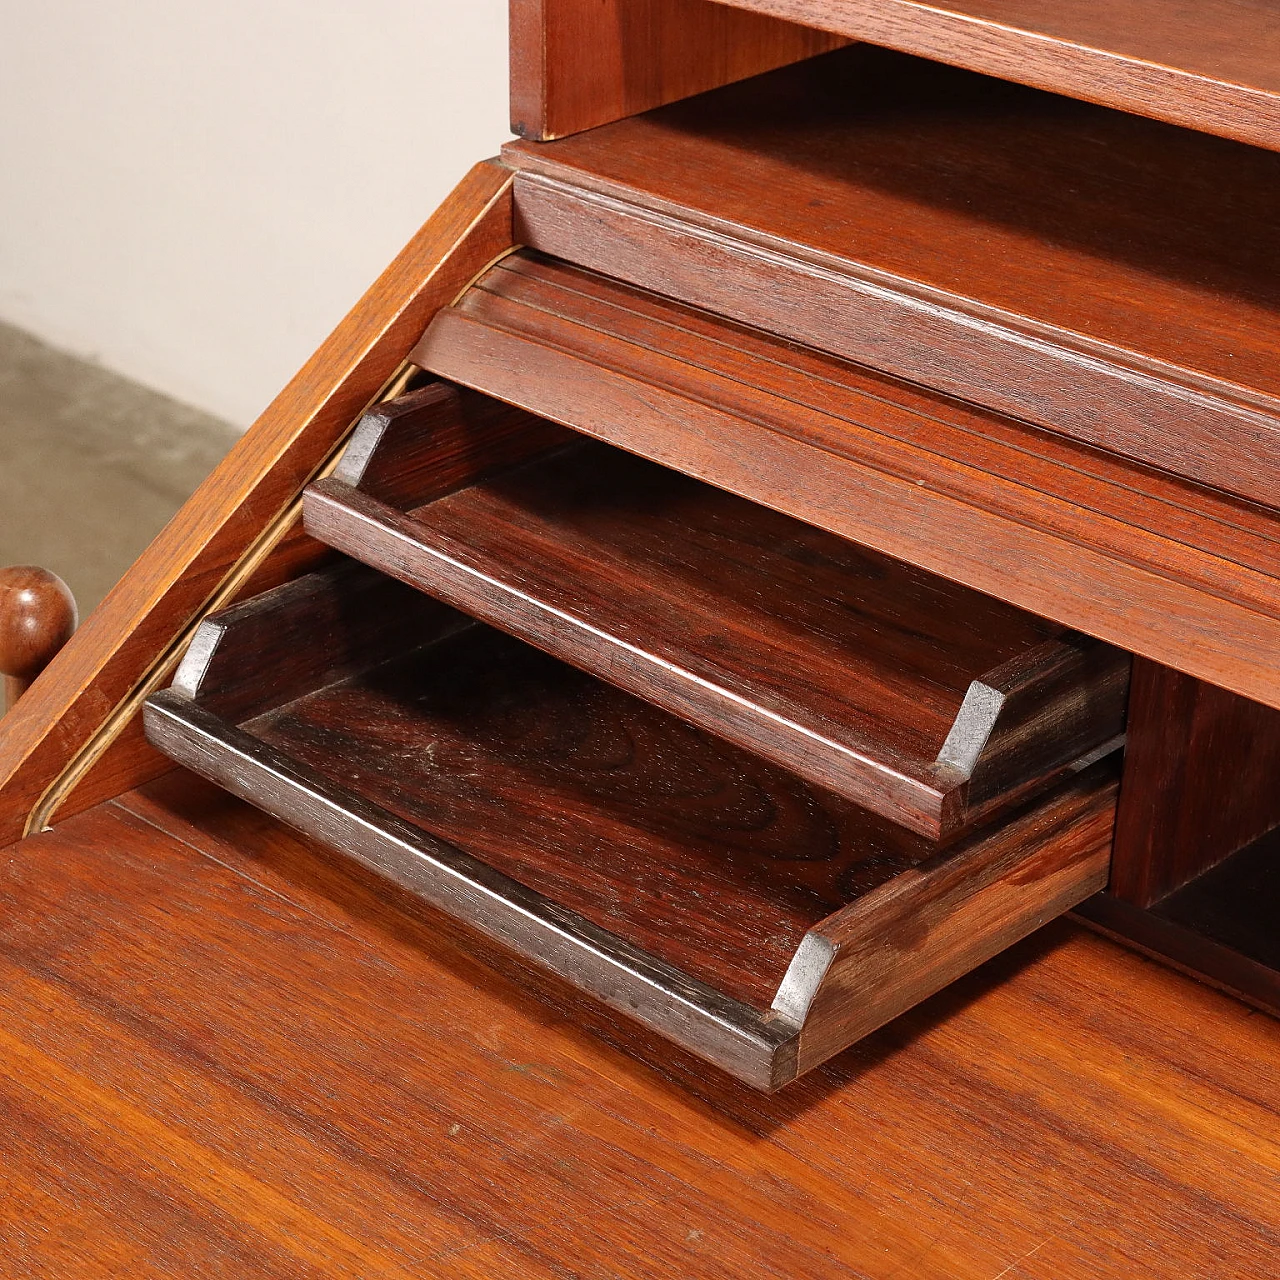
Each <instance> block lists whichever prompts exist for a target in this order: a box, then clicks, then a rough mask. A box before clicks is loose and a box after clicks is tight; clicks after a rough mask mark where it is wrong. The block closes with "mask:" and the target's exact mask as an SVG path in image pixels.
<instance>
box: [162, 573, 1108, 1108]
mask: <svg viewBox="0 0 1280 1280" xmlns="http://www.w3.org/2000/svg"><path fill="white" fill-rule="evenodd" d="M145 719H146V728H147V734H148V737H149V738H150V739H151V741H152V742H153V743H155V744H156V745H157V746H159V747H160V749H161V750H163V751H165V752H166V753H167V754H168V755H170V756H171V757H172V758H173V759H175V760H177V761H179V762H180V763H182V764H184V765H187V766H188V767H190V768H192V769H194V770H195V771H196V772H198V773H200V774H202V775H203V776H205V777H207V778H209V779H211V780H212V781H214V782H217V783H219V784H220V785H222V786H224V787H226V788H228V789H229V790H231V791H233V792H235V793H236V794H237V795H240V796H242V797H244V798H245V799H247V800H249V801H251V802H252V803H254V804H256V805H258V806H259V807H261V808H262V809H264V810H266V811H267V812H269V813H271V814H274V815H275V816H277V817H279V818H281V819H282V820H284V821H285V822H288V823H290V824H291V825H293V826H295V827H297V828H299V829H300V830H302V831H304V832H306V833H308V834H310V835H311V836H313V837H316V838H317V839H319V840H321V841H323V842H325V843H327V844H329V845H330V846H332V847H334V848H336V849H337V850H339V851H341V852H343V853H345V854H347V855H349V856H351V857H352V858H354V859H356V860H358V861H359V862H361V863H363V864H365V865H367V866H370V867H372V868H374V869H376V870H377V871H378V872H380V873H382V874H383V875H385V876H386V877H388V878H389V879H390V880H392V881H394V882H396V883H397V884H398V885H400V886H401V887H402V888H404V889H407V890H408V891H409V892H411V893H412V894H414V895H416V896H417V897H418V898H420V899H421V900H422V901H423V902H425V903H428V904H431V905H433V906H434V907H436V908H439V909H441V910H443V911H445V912H447V913H448V914H449V915H450V916H452V917H454V918H455V919H456V920H459V921H461V922H463V923H464V924H465V925H467V926H469V927H470V928H471V929H472V930H474V931H478V933H479V934H481V935H484V936H485V937H487V938H488V939H490V940H492V941H494V942H497V943H499V944H501V945H502V946H503V947H505V948H508V949H510V950H514V951H515V952H516V953H518V954H519V955H521V956H523V957H525V958H526V959H527V960H528V961H530V962H532V963H534V964H535V965H537V966H540V967H541V968H543V969H545V970H548V971H550V972H551V973H553V974H556V975H559V977H560V978H561V979H563V980H564V981H566V982H567V983H569V984H570V985H571V986H572V987H574V988H576V989H578V990H579V991H581V992H585V993H588V994H590V995H591V996H594V997H595V998H597V999H599V1000H600V1001H603V1002H604V1003H605V1004H606V1005H608V1006H611V1007H612V1008H613V1009H614V1010H616V1011H619V1012H620V1013H621V1014H623V1015H625V1017H626V1018H629V1019H634V1020H636V1021H638V1022H639V1023H642V1024H644V1025H646V1026H648V1027H650V1028H652V1029H655V1030H656V1031H658V1032H660V1033H661V1034H663V1035H665V1036H667V1037H669V1038H671V1039H672V1040H674V1041H677V1042H678V1043H680V1044H682V1045H684V1046H685V1047H686V1048H688V1049H690V1050H692V1051H693V1052H695V1053H697V1054H699V1055H701V1056H702V1057H703V1058H705V1059H707V1060H708V1061H710V1062H713V1063H715V1064H717V1065H718V1066H720V1067H722V1068H723V1069H724V1070H726V1071H728V1072H730V1073H731V1074H733V1075H735V1076H737V1077H738V1078H739V1079H741V1080H744V1081H746V1082H748V1083H750V1084H752V1085H754V1086H756V1087H759V1088H764V1089H771V1088H776V1087H777V1086H779V1085H781V1084H784V1083H785V1082H786V1081H788V1080H790V1079H792V1078H794V1077H795V1076H796V1075H797V1074H799V1073H800V1072H803V1071H805V1070H807V1069H809V1068H810V1067H812V1066H814V1065H816V1064H817V1063H818V1062H820V1061H822V1060H823V1059H825V1058H827V1057H828V1056H830V1055H831V1054H832V1053H834V1052H836V1051H838V1050H839V1049H840V1048H842V1047H843V1046H845V1045H847V1044H849V1043H851V1042H852V1041H854V1040H856V1039H857V1038H858V1037H860V1036H862V1035H864V1034H865V1033H867V1032H868V1031H871V1030H872V1029H874V1028H875V1027H877V1026H879V1025H880V1024H882V1023H883V1022H885V1021H887V1020H888V1019H890V1018H892V1017H893V1016H895V1015H896V1014H897V1013H899V1012H901V1011H902V1010H904V1009H906V1008H907V1007H909V1006H910V1005H912V1004H914V1003H915V1002H917V1001H919V1000H920V999H922V998H923V997H925V996H927V995H928V994H930V993H931V992H933V991H936V990H937V989H938V988H940V987H941V986H943V985H944V984H945V983H947V982H949V981H951V980H952V979H953V978H955V977H957V976H958V975H959V974H961V973H963V972H965V971H966V970H968V969H970V968H972V967H973V966H975V965H977V964H979V963H981V962H982V961H983V960H985V959H986V958H988V957H989V956H991V955H993V954H995V953H996V952H997V951H999V950H1001V949H1003V948H1004V947H1006V946H1008V945H1009V944H1010V943H1012V942H1013V941H1015V940H1016V939H1017V938H1019V937H1021V936H1023V935H1025V934H1026V933H1028V932H1030V931H1031V930H1033V929H1034V928H1036V927H1037V926H1038V925H1039V924H1041V923H1043V922H1044V921H1045V920H1046V919H1048V918H1050V917H1051V916H1053V915H1056V914H1058V913H1060V912H1062V911H1065V910H1067V909H1068V908H1069V907H1071V906H1073V905H1074V904H1076V903H1078V902H1080V901H1081V900H1083V899H1084V898H1086V897H1087V896H1089V895H1090V894H1091V893H1093V892H1095V891H1096V890H1097V889H1099V888H1100V887H1101V886H1102V885H1103V884H1104V883H1105V881H1106V878H1107V867H1108V859H1109V848H1110V841H1111V829H1112V822H1113V814H1114V805H1115V782H1114V767H1113V765H1112V764H1111V763H1110V762H1109V761H1102V762H1100V763H1096V764H1093V765H1091V766H1089V767H1087V768H1085V769H1083V770H1082V771H1081V772H1079V773H1078V774H1076V775H1074V776H1073V777H1072V778H1071V779H1070V780H1068V781H1065V782H1064V783H1062V784H1061V785H1060V786H1059V787H1058V788H1056V789H1055V790H1054V791H1052V792H1051V793H1050V794H1048V795H1046V796H1044V797H1042V798H1041V799H1040V800H1039V802H1038V803H1037V804H1035V805H1034V806H1027V807H1024V808H1022V809H1021V810H1019V811H1017V812H1016V813H1014V814H1013V815H1012V816H1009V817H1008V818H1007V819H1006V820H1005V821H1004V822H1003V823H1001V824H999V825H992V826H988V827H987V828H985V829H983V830H981V831H979V832H976V833H973V834H970V835H967V836H964V837H961V838H960V839H958V840H956V841H955V842H954V843H952V844H951V845H950V846H948V847H947V848H946V849H945V850H942V851H939V849H938V847H937V846H936V845H934V844H932V843H930V842H929V841H927V840H924V839H922V838H920V837H919V836H916V835H913V834H910V833H908V832H906V831H904V830H902V829H901V828H900V827H897V826H894V825H893V824H891V823H889V822H887V821H885V820H884V819H882V818H878V817H876V816H874V815H871V814H869V813H867V812H865V811H863V810H860V809H858V808H856V807H855V806H854V805H852V804H850V803H849V802H848V801H847V800H844V799H841V798H839V797H837V796H835V795H833V794H832V793H830V792H828V791H825V790H823V789H820V788H817V787H814V786H812V785H810V784H809V783H807V782H805V781H803V780H802V779H800V778H798V777H797V776H796V775H794V774H792V773H789V772H787V771H785V770H782V769H780V768H778V767H777V766H775V765H773V764H770V763H768V762H765V761H763V760H760V759H759V758H757V757H755V756H752V755H750V754H748V753H747V752H745V751H743V750H741V749H739V748H737V747H735V746H732V745H730V744H728V743H726V742H724V741H722V740H721V739H719V738H716V737H714V736H712V735H710V734H708V733H706V732H704V731H702V730H700V729H697V728H694V727H692V726H691V725H689V724H687V723H685V722H684V721H681V720H678V719H676V718H675V717H673V716H671V715H669V714H667V713H666V712H664V711H661V710H659V709H658V708H656V707H653V706H651V705H649V704H647V703H645V702H642V701H640V700H638V699H636V698H634V697H632V696H631V695H629V694H627V693H625V692H623V691H621V690H619V689H616V688H614V687H613V686H611V685H608V684H605V683H603V682H602V681H599V680H597V679H595V678H593V677H591V676H589V675H587V674H586V673H584V672H581V671H578V670H577V669H575V668H573V667H570V666H568V665H566V664H564V663H562V662H559V661H557V660H556V659H554V658H551V657H549V656H547V655H545V654H543V653H541V652H539V651H537V650H535V649H532V648H531V647H529V646H527V645H525V644H523V643H521V642H520V641H518V640H515V639H514V638H512V637H510V636H507V635H505V634H502V633H500V632H497V631H494V630H491V629H489V628H488V627H486V626H483V625H482V624H478V623H475V622H474V621H473V620H471V619H469V618H467V617H465V616H464V615H461V614H459V613H457V612H455V611H453V610H452V609H450V608H449V607H447V606H445V605H443V604H440V603H438V602H436V601H433V600H431V599H429V598H427V597H426V596H424V595H423V594H421V593H419V592H417V591H415V590H413V589H411V588H408V587H404V586H402V585H400V584H398V583H395V582H393V581H391V580H389V579H385V578H383V577H381V576H380V575H378V574H375V573H373V572H371V571H369V570H366V569H364V568H363V567H360V566H354V565H350V564H344V565H342V566H340V567H339V568H337V569H334V570H331V571H327V572H325V573H320V574H313V575H310V576H309V577H306V578H301V579H298V580H297V581H295V582H292V583H289V584H288V585H286V586H283V587H280V588H278V589H276V590H275V591H272V592H269V593H267V594H266V595H263V596H259V597H257V598H255V599H252V600H250V601H247V602H246V603H244V604H241V605H237V606H235V607H234V608H231V609H228V610H226V611H224V612H223V613H221V614H218V615H215V616H213V617H211V618H209V619H208V620H207V621H206V622H205V623H204V624H203V625H202V627H201V629H200V631H199V633H198V634H197V636H196V638H195V640H194V641H193V643H192V646H191V648H190V651H189V653H188V655H187V657H186V659H185V660H184V662H183V664H182V666H181V668H180V670H179V673H178V676H177V678H176V680H175V683H174V686H173V688H172V689H171V690H168V691H165V692H163V693H160V694H157V695H155V696H153V697H152V698H151V699H150V700H149V701H148V703H147V707H146V712H145Z"/></svg>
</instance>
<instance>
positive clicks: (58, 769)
mask: <svg viewBox="0 0 1280 1280" xmlns="http://www.w3.org/2000/svg"><path fill="white" fill-rule="evenodd" d="M511 181H512V174H511V173H510V171H509V170H508V169H507V168H505V167H504V166H503V165H502V164H500V163H499V162H497V161H493V160H489V161H482V162H481V163H480V164H477V165H475V166H474V167H473V168H472V169H471V170H470V171H469V172H468V173H467V175H466V176H465V177H464V178H463V179H462V181H461V182H460V183H459V185H458V186H457V187H456V188H455V190H454V191H453V192H452V193H451V195H450V196H449V197H448V199H447V200H446V201H445V203H444V204H443V205H441V206H440V208H439V209H438V210H437V211H436V213H435V214H433V216H432V218H431V219H429V220H428V222H427V223H426V225H425V226H424V227H423V228H422V229H421V230H420V231H419V232H418V234H417V235H416V236H415V237H414V239H413V240H412V241H410V243H409V245H408V246H407V247H406V248H405V250H404V251H403V252H402V253H401V254H400V256H399V257H397V259H396V260H395V261H394V262H393V263H392V264H391V265H390V266H389V267H388V268H387V270H386V271H385V272H384V273H383V274H382V276H380V277H379V279H378V280H377V281H376V282H375V283H374V285H373V286H371V288H370V290H369V291H368V293H367V294H366V295H365V297H364V298H363V299H361V301H360V302H359V303H357V304H356V306H355V308H354V309H353V310H352V312H351V313H350V314H349V315H348V316H347V317H346V318H345V319H344V320H343V321H342V322H341V324H339V326H338V328H337V329H335V330H334V332H333V334H331V335H330V337H329V338H328V339H327V340H326V342H325V344H324V345H323V346H322V347H321V348H320V349H319V351H317V353H316V354H315V355H314V356H313V357H312V358H311V360H310V361H308V363H307V365H305V366H304V367H303V369H302V370H301V371H300V372H299V374H298V375H297V376H296V377H295V378H294V379H293V380H292V381H291V382H290V384H289V385H288V387H286V388H285V390H284V391H282V392H281V394H280V395H279V396H278V397H277V398H276V400H275V401H273V403H272V405H271V406H270V407H269V408H268V409H267V410H266V412H264V414H263V415H262V417H261V418H260V419H259V420H258V421H257V422H256V423H255V424H254V426H253V427H252V428H250V430H249V432H247V433H246V435H245V436H244V437H243V438H242V440H241V441H240V442H239V444H238V445H237V446H236V448H235V449H233V450H232V453H231V455H229V456H228V458H227V459H226V460H224V462H223V463H222V464H220V466H219V467H218V468H217V469H216V470H215V472H214V473H213V475H212V476H210V478H209V480H207V481H206V482H205V484H204V485H203V486H201V489H200V490H198V491H197V493H196V495H195V496H194V497H193V498H192V499H191V500H190V501H189V502H188V503H187V504H186V505H185V506H184V507H183V509H182V510H181V511H180V512H179V514H178V516H176V517H175V518H174V520H173V521H172V522H171V523H170V525H169V526H167V527H166V529H165V530H164V531H163V532H162V533H161V534H160V536H159V537H158V538H156V540H155V541H154V542H153V543H152V544H151V546H150V547H149V548H148V549H147V551H145V552H144V553H143V555H142V556H141V557H140V558H139V560H138V561H137V562H136V563H135V565H134V566H133V568H132V569H130V570H129V572H128V573H126V575H125V576H124V578H122V579H121V581H120V583H118V584H117V586H116V588H115V589H114V590H113V591H112V592H111V594H110V595H109V596H108V597H107V599H106V600H105V601H104V602H103V604H102V605H101V606H100V607H99V608H98V609H97V610H95V612H94V614H93V616H92V617H91V618H90V619H89V620H88V622H87V623H86V624H85V626H84V627H82V628H81V630H80V632H79V633H77V635H76V636H75V637H74V638H73V639H72V641H71V643H70V644H68V645H67V646H66V648H65V649H64V650H63V651H62V653H61V654H60V655H59V656H58V658H57V659H55V660H54V662H53V663H52V664H51V665H50V666H49V668H48V669H47V670H46V671H45V673H44V674H43V675H42V676H41V677H40V679H38V680H37V681H36V683H35V684H34V685H33V686H32V689H31V691H30V692H29V693H28V694H27V696H26V697H25V698H24V699H23V701H22V703H21V704H20V706H19V708H18V709H17V712H16V713H15V714H14V715H12V716H9V717H6V718H5V724H4V726H3V729H2V730H0V844H4V843H7V842H8V841H10V840H15V839H17V838H19V837H20V836H21V835H23V834H30V833H32V832H35V831H39V830H42V829H43V828H44V827H45V826H46V825H48V823H49V822H50V821H51V820H52V819H53V817H54V815H55V813H57V812H59V811H60V810H63V811H67V812H77V811H78V810H79V808H83V807H86V806H87V805H89V804H93V803H96V802H97V801H99V800H101V799H107V798H110V797H109V796H107V795H106V794H103V795H93V796H86V797H83V799H82V798H80V797H77V796H75V795H74V792H75V787H76V784H77V783H78V782H79V781H80V779H81V778H83V777H84V776H85V775H86V774H87V773H88V772H89V771H90V769H91V768H92V766H93V765H94V764H95V763H97V762H98V761H100V760H102V759H103V758H104V757H105V756H106V755H107V754H108V753H109V752H110V750H111V748H112V745H113V744H114V743H115V741H116V739H117V738H118V737H119V735H120V733H121V732H122V731H123V729H124V728H125V727H126V726H127V725H128V724H129V723H130V722H131V721H132V720H133V719H134V717H135V716H136V715H138V713H139V712H140V710H141V705H142V703H143V701H145V699H146V697H147V696H148V694H149V693H150V692H151V691H152V690H154V689H156V688H158V687H159V686H160V685H161V684H162V683H163V682H164V680H165V678H166V677H167V675H168V674H169V672H171V671H172V669H173V667H174V665H175V664H176V662H177V660H178V658H179V656H180V654H181V652H182V651H183V649H184V648H185V646H186V644H187V642H188V641H189V639H190V637H191V635H192V633H193V632H194V629H195V627H196V626H198V624H199V622H200V621H201V619H202V618H203V617H205V616H206V615H207V614H208V613H210V612H212V611H214V610H215V609H217V608H219V607H221V606H222V605H224V604H226V603H229V602H230V601H231V600H232V599H233V598H234V597H235V595H236V593H237V592H238V591H240V590H241V589H242V588H243V586H244V585H245V583H246V582H247V581H248V580H249V579H250V578H251V576H252V574H253V572H254V571H255V570H256V569H257V568H259V567H260V566H261V565H262V563H263V562H265V561H266V560H267V558H268V557H269V556H270V553H271V551H272V550H273V549H274V548H275V546H276V545H277V544H278V543H279V542H280V541H281V539H283V538H284V537H285V535H286V534H287V533H288V532H289V531H290V530H291V529H292V528H293V527H294V526H295V525H296V523H297V520H298V518H299V514H300V509H301V508H300V500H299V496H298V495H299V493H300V491H301V489H302V488H303V487H304V486H305V484H306V483H307V482H308V481H309V480H310V479H312V478H314V477H315V476H316V475H317V474H319V473H320V472H321V471H323V469H324V468H325V467H326V466H328V465H331V464H332V463H333V462H334V461H335V460H336V457H337V454H338V452H339V450H340V448H341V444H342V442H343V441H344V440H345V438H346V436H347V434H348V433H349V431H350V430H351V428H352V427H353V426H354V424H355V422H356V421H358V419H359V417H360V416H361V415H362V414H363V412H364V411H365V409H366V408H367V407H368V406H369V405H370V404H373V403H376V402H377V401H379V400H381V399H383V398H385V397H386V396H387V395H389V394H392V393H394V391H395V389H396V388H397V385H398V384H399V383H400V382H401V380H402V379H404V378H405V377H407V376H408V374H409V372H410V366H407V365H406V363H405V356H406V355H407V352H408V350H409V348H410V347H411V346H412V344H413V343H414V342H415V341H416V340H417V338H418V337H419V335H420V334H421V332H422V329H423V327H424V326H425V325H426V323H427V322H428V321H429V320H430V318H431V316H432V315H433V314H434V312H435V310H437V309H438V308H439V307H441V306H446V305H448V304H449V303H450V302H451V301H452V300H453V299H455V298H457V297H459V296H461V294H462V293H464V292H465V291H466V289H467V288H468V287H469V286H470V284H471V282H472V281H473V280H475V279H476V278H478V277H479V276H480V275H482V274H484V272H485V271H486V270H488V269H489V267H490V266H492V265H493V264H494V263H495V262H497V261H500V260H501V258H502V257H504V256H506V254H507V253H509V252H511V251H512V250H513V249H514V248H515V247H517V246H516V245H515V243H514V239H513V231H512V225H513V224H512V205H511ZM495 240H497V241H498V242H499V244H498V245H495V244H494V241H495ZM433 286H434V291H433ZM329 379H332V380H331V381H328V380H329ZM304 454H305V456H303V455H304ZM286 457H288V458H289V461H290V466H289V471H290V473H294V472H297V471H302V472H303V475H302V476H301V477H300V482H299V483H297V484H296V485H295V486H293V487H292V489H291V491H290V492H289V493H288V495H287V496H286V499H285V501H284V502H283V504H278V505H275V506H274V507H269V508H268V511H267V512H266V513H265V514H263V515H261V516H259V515H258V514H257V512H256V510H255V509H254V508H253V507H252V506H251V505H250V504H249V502H248V499H249V498H250V497H252V496H255V495H256V493H257V492H258V491H259V490H260V489H261V488H263V486H264V484H265V483H266V482H267V481H268V480H269V479H270V478H271V477H272V476H273V475H274V474H275V473H276V471H277V468H278V467H279V465H280V464H281V463H282V461H283V460H284V459H285V458H286ZM309 460H310V461H309ZM242 513H243V514H242ZM233 517H236V518H238V519H240V520H241V521H244V520H245V519H248V520H250V521H255V520H256V521H258V531H257V533H256V534H255V535H253V536H251V537H249V538H248V539H247V543H246V546H245V549H244V550H243V551H242V552H241V553H240V554H239V555H237V556H235V557H234V558H233V560H232V562H231V564H230V567H229V568H228V569H227V570H226V571H225V572H224V573H222V574H221V576H220V579H219V581H218V583H217V584H216V585H215V587H214V588H213V590H212V591H211V592H209V593H208V594H207V595H206V597H205V599H204V600H202V601H200V602H198V603H197V605H196V607H195V608H194V609H191V608H190V606H189V605H187V604H186V603H185V602H184V601H182V600H181V599H180V598H173V599H171V597H173V596H174V589H175V585H176V584H178V583H181V582H183V581H188V580H194V579H195V577H196V575H197V574H198V573H199V572H200V570H201V568H202V567H204V566H205V565H208V566H209V567H214V566H215V565H217V564H218V563H220V558H219V555H218V552H217V551H216V549H211V548H212V547H214V546H215V544H216V541H217V538H218V537H219V536H220V535H225V531H226V530H227V528H228V527H229V526H231V523H232V520H233ZM233 536H239V535H238V533H237V534H235V535H233ZM177 594H178V596H180V595H181V593H180V592H179V593H177ZM157 616H159V617H163V618H164V619H165V621H164V622H163V623H162V624H161V626H160V628H159V630H160V631H161V633H162V635H163V636H164V639H163V640H162V641H161V642H160V643H158V644H157V643H155V642H148V643H147V644H146V646H145V647H144V648H143V649H142V650H141V651H136V650H135V649H131V648H130V644H129V642H130V640H131V638H132V637H133V635H134V632H135V631H136V630H137V629H138V628H140V627H141V626H142V625H143V624H144V623H145V622H148V621H151V620H153V619H154V618H155V617H157ZM122 668H123V670H122ZM104 686H110V687H111V688H113V689H114V688H118V687H121V686H123V689H124V692H123V693H122V694H115V695H113V694H111V693H108V692H106V691H105V689H104ZM147 776H151V775H150V774H148V775H147ZM142 780H145V779H144V778H142V777H141V776H140V775H139V774H138V773H137V770H134V771H133V772H132V773H131V772H130V771H129V770H128V769H126V770H125V771H124V774H123V776H121V777H120V778H118V779H115V780H114V781H113V783H112V785H113V786H114V787H116V788H117V789H118V790H117V792H114V793H113V794H115V793H118V791H119V790H127V789H128V787H130V786H132V785H134V784H135V783H136V782H138V781H142Z"/></svg>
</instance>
